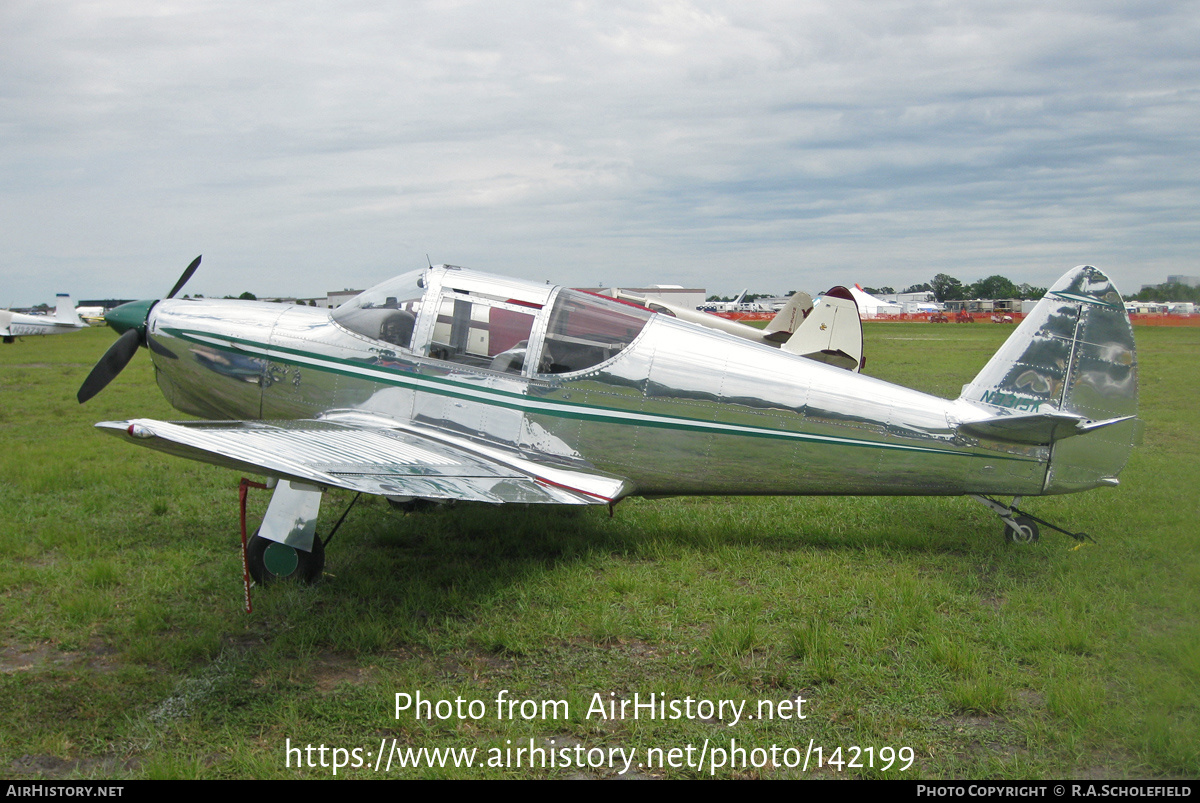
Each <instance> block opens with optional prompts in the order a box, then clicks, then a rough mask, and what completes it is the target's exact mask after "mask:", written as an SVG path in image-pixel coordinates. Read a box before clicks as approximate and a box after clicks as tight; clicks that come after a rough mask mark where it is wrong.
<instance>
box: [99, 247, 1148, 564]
mask: <svg viewBox="0 0 1200 803" xmlns="http://www.w3.org/2000/svg"><path fill="white" fill-rule="evenodd" d="M198 262H199V258H197V260H196V262H193V263H192V265H191V266H189V268H188V270H187V271H185V273H184V275H183V276H182V277H181V278H180V281H179V282H178V283H177V284H176V287H175V289H173V290H172V291H171V293H170V294H169V295H168V297H167V299H164V300H160V301H142V302H134V303H132V304H130V305H126V306H125V307H122V308H118V309H117V310H114V311H113V312H112V313H110V314H109V316H108V317H107V320H108V322H109V323H110V325H112V326H113V327H114V328H116V329H118V330H119V331H123V334H122V335H121V338H120V339H119V340H118V341H117V342H116V343H115V344H114V345H113V347H112V348H111V349H110V350H109V352H108V353H107V354H106V355H105V357H104V358H102V359H101V361H100V363H99V364H97V366H96V368H95V369H93V372H92V374H91V375H90V376H89V377H88V379H87V380H86V381H85V382H84V385H83V387H82V388H81V389H80V392H79V399H80V401H81V402H82V401H86V400H87V399H88V398H90V397H91V396H92V395H94V394H95V393H97V392H98V391H99V390H100V389H102V388H103V387H104V385H106V384H107V383H108V382H109V381H110V380H111V379H112V378H113V377H114V376H115V375H116V374H117V373H118V372H119V371H120V370H121V369H122V368H123V367H124V366H125V364H127V363H128V361H129V359H130V358H131V357H132V356H133V353H134V352H135V351H136V350H137V348H138V347H139V346H147V347H148V348H149V350H150V353H151V357H152V359H153V362H154V366H155V369H156V370H155V374H156V376H157V380H158V384H159V387H160V388H161V389H162V392H163V393H164V394H165V396H166V398H167V399H168V401H169V402H170V403H171V404H172V405H174V406H175V407H176V408H177V409H179V410H181V411H183V412H185V413H188V414H191V415H195V416H199V417H200V418H202V419H209V420H203V421H187V422H166V421H157V420H149V419H132V420H128V421H110V422H103V423H100V424H97V426H98V427H100V428H101V429H103V430H104V431H106V432H109V433H111V434H113V435H116V436H118V437H121V438H123V439H125V440H127V441H129V442H130V443H134V444H138V445H142V446H147V447H150V448H153V449H157V450H160V451H163V452H167V453H170V454H174V455H178V456H181V457H186V458H190V459H194V460H201V461H205V462H209V463H214V464H217V465H221V466H226V467H229V468H232V469H236V470H238V471H243V472H252V473H255V474H258V475H265V476H266V477H268V478H270V479H272V480H274V481H276V484H275V486H274V487H275V490H274V493H273V496H272V499H271V503H270V505H269V507H268V511H267V514H266V516H265V518H264V520H263V524H262V526H261V527H260V529H259V533H258V535H257V536H256V538H255V539H254V543H253V544H252V548H251V550H250V552H251V553H252V561H251V562H252V565H251V569H252V571H253V573H254V574H255V576H256V577H257V578H258V579H259V580H266V579H269V578H271V577H273V576H286V575H289V574H297V575H302V576H305V577H308V578H310V579H311V578H313V577H315V576H317V575H319V573H320V570H321V566H322V564H323V561H324V547H323V544H322V541H321V539H320V538H319V537H316V536H315V523H316V518H317V512H318V510H319V507H320V503H321V497H322V493H323V491H324V490H327V489H329V488H345V489H350V490H354V491H361V492H366V493H371V494H381V495H384V496H387V497H389V498H391V499H392V500H393V501H397V502H406V501H409V500H469V501H476V502H492V503H504V502H517V503H548V504H593V505H595V504H599V505H612V504H614V503H616V502H618V501H620V500H621V499H622V498H624V497H626V496H630V495H638V496H672V495H702V494H720V495H733V494H762V495H801V494H881V495H971V496H974V497H975V498H977V499H978V500H979V501H981V502H984V503H985V504H987V505H989V506H990V507H991V508H992V509H994V510H995V511H996V512H997V513H998V514H999V515H1000V518H1001V519H1002V520H1003V521H1004V524H1005V533H1006V537H1007V538H1008V539H1009V540H1010V541H1029V540H1034V539H1036V538H1037V534H1038V530H1037V522H1041V523H1042V524H1048V522H1042V520H1040V519H1036V518H1035V517H1031V516H1029V515H1028V514H1025V513H1024V512H1023V511H1021V510H1019V509H1018V508H1017V507H1016V505H1017V503H1018V501H1019V499H1020V498H1021V497H1023V496H1034V495H1041V494H1061V493H1071V492H1075V491H1083V490H1087V489H1090V488H1096V487H1099V486H1110V485H1116V484H1117V475H1118V474H1119V473H1120V471H1121V469H1122V468H1123V466H1124V465H1125V463H1126V460H1127V459H1128V456H1129V454H1130V450H1131V448H1132V446H1133V444H1134V442H1135V440H1136V438H1137V431H1138V429H1139V422H1138V421H1137V419H1136V414H1137V359H1136V353H1135V349H1134V341H1133V333H1132V329H1131V327H1130V325H1129V319H1128V317H1127V315H1126V314H1125V309H1124V306H1123V304H1122V301H1121V297H1120V295H1119V294H1118V293H1117V291H1116V289H1115V288H1114V287H1113V285H1112V283H1111V282H1110V281H1109V279H1108V278H1107V277H1106V276H1105V275H1104V274H1103V273H1102V272H1100V271H1099V270H1097V269H1096V268H1093V267H1090V266H1081V267H1077V268H1075V269H1073V270H1071V271H1070V272H1068V273H1067V274H1066V275H1065V276H1063V277H1062V278H1061V279H1060V280H1059V281H1058V282H1057V283H1055V284H1054V286H1053V287H1052V288H1051V289H1050V291H1049V292H1048V293H1047V295H1046V296H1045V298H1043V299H1042V301H1041V302H1040V303H1039V304H1038V305H1037V307H1036V308H1035V309H1034V311H1033V312H1031V313H1030V314H1029V315H1028V316H1027V317H1026V318H1025V320H1024V321H1023V322H1022V323H1021V325H1020V326H1019V327H1018V328H1017V329H1016V330H1015V332H1014V333H1013V334H1012V335H1011V337H1010V338H1009V339H1008V340H1007V342H1006V343H1005V344H1004V345H1003V346H1002V347H1001V349H1000V350H999V351H998V352H997V353H996V355H995V356H994V357H992V359H991V360H990V361H989V362H988V363H987V364H986V365H985V366H984V367H983V369H982V370H981V371H980V373H979V375H978V376H976V377H975V379H974V380H973V381H972V382H970V383H969V384H968V385H966V386H965V387H964V388H963V391H962V395H961V396H959V398H957V399H953V400H947V399H942V398H938V397H935V396H931V395H928V394H925V393H920V392H917V391H915V390H910V389H907V388H904V387H900V386H897V385H893V384H889V383H887V382H883V381H881V380H878V379H874V378H871V377H868V376H864V375H862V374H860V373H856V372H855V371H854V370H844V368H851V369H855V368H857V367H858V362H861V356H860V355H859V358H858V360H857V361H855V360H853V359H847V360H842V361H841V362H840V363H839V361H838V360H837V359H833V360H829V359H825V360H823V359H821V355H820V354H819V353H809V352H812V351H813V349H812V347H810V346H799V347H796V348H795V349H794V350H795V351H798V352H800V353H792V351H791V350H789V349H788V348H787V346H788V344H789V342H790V341H791V340H792V339H795V338H798V337H799V333H800V332H801V331H803V330H804V324H801V325H800V326H798V327H793V328H794V329H795V333H793V334H790V335H781V334H779V333H778V332H775V333H773V334H772V337H773V338H774V339H769V338H767V337H766V336H765V335H763V334H762V333H761V332H757V330H754V331H755V332H756V334H754V335H748V336H747V337H741V336H739V335H738V334H737V333H730V332H727V331H721V330H720V329H718V328H714V327H713V326H708V325H704V324H703V323H698V322H693V321H688V320H682V319H681V318H679V317H674V316H673V315H672V314H671V311H670V310H668V309H661V310H660V311H654V310H653V309H651V308H650V307H649V306H646V305H639V304H635V303H631V302H630V301H627V300H620V299H614V298H609V297H603V296H600V295H596V294H592V293H588V292H583V291H578V290H572V289H569V288H566V287H557V286H550V285H546V284H537V283H531V282H525V281H517V280H513V279H508V278H502V277H498V276H493V275H488V274H485V273H479V272H476V271H473V270H467V269H463V268H458V267H454V266H450V265H440V266H436V267H429V268H425V269H421V270H417V271H413V272H411V273H406V274H404V275H402V276H399V277H397V278H394V279H392V280H390V281H387V282H384V283H383V284H380V285H378V286H377V287H374V288H372V289H370V290H367V291H365V292H364V293H362V294H361V295H359V296H357V297H355V298H353V299H351V300H350V301H348V302H346V303H345V304H343V305H342V306H340V307H338V308H337V309H335V310H333V311H332V312H331V311H329V310H322V309H316V308H311V307H305V306H284V305H280V304H274V303H259V302H247V301H235V300H224V301H223V300H212V299H175V298H174V296H175V294H176V293H177V292H178V291H179V289H180V287H182V285H183V283H184V282H185V281H186V280H187V279H188V277H190V275H191V273H192V272H193V271H194V270H195V267H196V265H197V264H198ZM781 314H782V313H781ZM793 318H794V319H796V320H799V319H800V318H801V316H796V315H793ZM855 324H856V325H857V320H856V321H855ZM827 328H828V327H827V326H825V325H822V329H827ZM747 329H749V327H747ZM742 334H746V333H742ZM756 338H757V341H756ZM816 351H817V352H821V351H837V350H836V349H827V350H823V349H819V348H818V349H816ZM805 353H809V357H812V358H811V359H810V358H806V357H805V356H803V355H804V354H805ZM824 356H825V357H827V358H828V357H829V356H830V355H829V354H825V355H824ZM834 356H836V355H834ZM848 356H854V355H848ZM851 363H854V364H853V365H851ZM839 364H840V365H843V366H844V367H839ZM997 495H1004V496H1012V497H1013V501H1012V503H1011V504H1002V503H1000V502H998V501H996V500H994V499H992V498H991V497H992V496H997ZM1051 526H1053V525H1051ZM1055 529H1057V528H1055ZM1064 532H1065V531H1064Z"/></svg>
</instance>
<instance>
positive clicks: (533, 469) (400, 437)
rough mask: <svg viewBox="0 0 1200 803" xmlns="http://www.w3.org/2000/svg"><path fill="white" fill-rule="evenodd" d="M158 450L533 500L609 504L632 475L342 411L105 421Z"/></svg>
mask: <svg viewBox="0 0 1200 803" xmlns="http://www.w3.org/2000/svg"><path fill="white" fill-rule="evenodd" d="M96 426H97V427H99V428H101V429H102V430H104V431H105V432H108V433H110V434H112V435H116V436H117V437H120V438H122V439H123V440H126V441H129V442H130V443H135V444H137V445H139V446H147V447H149V448H151V449H157V450H158V451H161V452H166V453H168V454H172V455H176V456H178V457H186V458H188V459H191V460H199V461H202V462H205V463H213V464H215V465H218V466H224V467H226V468H233V469H236V470H239V471H245V472H249V473H253V474H266V475H268V476H273V477H279V478H280V479H288V480H297V481H300V482H306V483H311V484H313V485H319V486H322V487H327V488H330V487H332V488H347V489H349V490H352V491H362V492H364V493H371V494H381V495H385V496H408V497H421V498H425V499H458V500H464V501H475V502H493V503H500V502H524V503H534V504H560V505H562V504H566V505H602V504H609V503H611V502H614V501H616V500H618V499H621V498H622V497H624V496H627V495H628V494H629V493H630V492H631V491H632V490H633V485H632V484H631V483H630V482H629V481H628V480H626V479H624V478H622V477H616V476H612V475H609V474H605V473H603V472H600V471H597V470H595V469H592V468H590V467H588V466H584V465H574V464H573V465H559V464H554V463H548V462H540V461H536V460H533V459H531V458H530V457H528V456H527V455H524V454H522V453H520V452H517V451H515V450H511V449H504V448H500V447H495V446H488V445H481V444H477V443H474V442H471V441H467V440H465V439H462V438H456V437H454V436H450V435H445V434H443V433H440V432H437V431H434V430H430V429H428V428H422V427H417V426H415V425H403V426H396V425H393V424H392V422H389V426H380V425H379V424H378V423H377V422H375V421H373V420H371V419H368V418H365V417H357V418H351V419H349V420H346V421H336V420H305V421H186V422H183V421H174V422H172V421H155V420H151V419H146V418H139V419H134V420H131V421H103V422H101V423H99V424H97V425H96Z"/></svg>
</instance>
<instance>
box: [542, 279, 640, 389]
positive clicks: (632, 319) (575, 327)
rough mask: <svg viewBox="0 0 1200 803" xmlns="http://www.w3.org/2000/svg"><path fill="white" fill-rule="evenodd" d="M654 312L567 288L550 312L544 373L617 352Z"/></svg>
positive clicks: (558, 371)
mask: <svg viewBox="0 0 1200 803" xmlns="http://www.w3.org/2000/svg"><path fill="white" fill-rule="evenodd" d="M653 314H654V313H652V312H651V311H650V310H648V309H645V308H644V307H638V306H635V305H633V304H623V303H621V302H620V301H615V300H613V299H611V298H605V297H604V296H598V295H593V294H592V293H583V292H580V291H578V290H567V289H565V288H564V289H563V290H561V291H560V292H559V294H558V297H557V298H556V299H555V300H554V308H553V309H552V310H551V312H550V325H549V327H548V328H547V330H546V342H545V344H544V346H543V347H542V357H541V360H540V361H539V368H540V371H541V373H547V374H565V373H570V372H572V371H582V370H583V369H585V368H591V367H592V366H593V365H598V364H599V363H602V362H604V361H605V360H608V359H610V358H612V357H614V356H616V355H617V354H618V353H620V352H621V351H623V350H624V349H625V347H627V346H628V345H629V344H630V343H632V342H633V339H634V338H636V337H637V336H638V335H639V334H640V333H641V331H642V328H643V327H644V326H645V325H646V321H648V320H650V316H651V315H653Z"/></svg>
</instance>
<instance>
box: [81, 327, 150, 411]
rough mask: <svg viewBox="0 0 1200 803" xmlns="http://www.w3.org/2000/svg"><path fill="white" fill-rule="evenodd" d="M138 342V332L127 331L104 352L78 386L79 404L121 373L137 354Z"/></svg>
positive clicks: (102, 388) (134, 330)
mask: <svg viewBox="0 0 1200 803" xmlns="http://www.w3.org/2000/svg"><path fill="white" fill-rule="evenodd" d="M138 340H139V336H138V331H137V330H136V329H129V330H128V331H126V332H125V334H123V335H121V336H120V337H119V338H117V341H116V342H115V343H113V344H112V345H111V346H109V347H108V351H106V352H104V356H103V357H101V358H100V361H99V362H98V363H96V366H95V367H94V368H92V372H91V373H90V374H88V377H87V379H85V380H83V384H82V385H80V386H79V393H78V394H76V398H77V399H79V403H80V404H83V403H84V402H85V401H87V400H88V399H90V398H92V397H93V396H95V395H96V394H97V393H99V392H100V391H102V390H104V388H105V387H106V386H107V385H108V383H109V382H111V381H113V379H114V378H116V376H117V374H119V373H121V371H122V369H124V368H125V366H126V365H128V364H129V361H130V360H132V359H133V355H134V354H136V353H137V350H138Z"/></svg>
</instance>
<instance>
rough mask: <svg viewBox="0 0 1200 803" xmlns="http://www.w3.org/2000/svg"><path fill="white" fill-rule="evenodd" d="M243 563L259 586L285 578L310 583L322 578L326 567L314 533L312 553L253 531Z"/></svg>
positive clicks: (320, 547)
mask: <svg viewBox="0 0 1200 803" xmlns="http://www.w3.org/2000/svg"><path fill="white" fill-rule="evenodd" d="M246 564H247V565H248V566H249V568H250V576H251V577H253V578H254V582H256V583H258V584H259V585H260V586H265V585H269V584H271V583H273V582H275V581H276V580H286V579H292V580H302V581H304V582H305V583H309V584H310V585H311V584H312V583H315V582H317V580H320V579H321V571H322V570H323V569H324V568H325V545H324V544H323V543H321V539H320V538H317V537H315V536H314V537H313V548H312V552H305V551H304V550H302V549H296V548H295V547H290V546H288V545H287V544H280V543H277V542H275V541H268V540H267V539H266V538H261V537H260V536H259V535H258V533H257V532H255V533H254V537H253V538H251V539H250V543H248V544H247V545H246Z"/></svg>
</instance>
